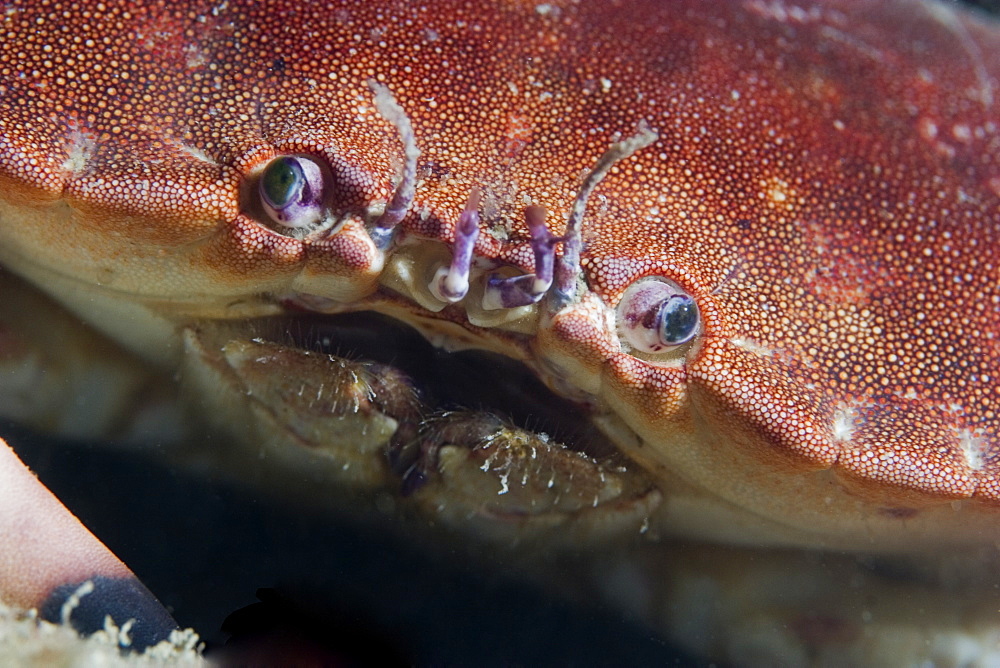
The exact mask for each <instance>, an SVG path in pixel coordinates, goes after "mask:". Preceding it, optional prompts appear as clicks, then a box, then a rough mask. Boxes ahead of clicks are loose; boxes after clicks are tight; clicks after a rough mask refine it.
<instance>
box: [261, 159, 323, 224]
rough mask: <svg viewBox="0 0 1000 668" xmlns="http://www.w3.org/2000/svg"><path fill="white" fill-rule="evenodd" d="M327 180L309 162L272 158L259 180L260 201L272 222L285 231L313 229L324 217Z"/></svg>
mask: <svg viewBox="0 0 1000 668" xmlns="http://www.w3.org/2000/svg"><path fill="white" fill-rule="evenodd" d="M326 181H327V178H326V175H325V173H324V171H323V169H322V168H321V167H320V166H319V163H317V162H316V161H315V160H313V159H312V158H308V157H305V156H297V155H284V156H281V157H278V158H275V159H274V160H272V161H271V162H270V163H268V165H267V167H265V168H264V173H263V174H261V177H260V201H261V205H262V206H263V207H264V210H265V211H266V212H267V215H268V216H270V218H271V220H273V221H274V222H276V223H278V224H279V225H282V226H284V227H292V228H302V227H306V228H307V227H312V226H315V225H317V224H318V223H320V222H321V221H322V220H323V219H324V218H325V217H326V216H327V211H326V207H325V206H324V200H325V199H326V194H327V191H328V190H329V189H330V186H329V184H327V183H326Z"/></svg>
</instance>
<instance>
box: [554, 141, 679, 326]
mask: <svg viewBox="0 0 1000 668" xmlns="http://www.w3.org/2000/svg"><path fill="white" fill-rule="evenodd" d="M659 138H660V135H658V134H657V133H656V132H655V131H654V130H651V129H649V127H647V125H646V124H645V122H643V123H640V124H639V131H638V132H637V133H636V134H635V135H633V136H632V137H629V138H628V139H623V140H622V141H618V142H615V143H614V144H612V145H611V148H609V149H608V150H607V151H605V152H604V155H602V156H601V157H600V158H599V159H598V160H597V164H596V165H594V167H593V169H591V170H590V172H589V173H588V174H587V176H586V177H585V178H584V179H583V184H582V185H581V186H580V190H579V192H578V193H577V195H576V201H574V202H573V210H572V211H571V212H570V215H569V220H568V221H566V234H565V235H564V237H563V239H564V241H563V254H562V259H561V260H560V262H559V264H558V266H557V267H556V285H555V294H554V295H553V303H552V310H553V311H558V310H559V309H561V308H562V307H563V306H565V305H566V304H568V303H569V302H571V301H573V297H575V296H576V279H577V276H579V275H580V251H581V250H582V247H583V237H582V235H581V225H582V222H583V214H584V212H585V211H586V209H587V198H588V197H590V193H592V192H593V191H594V188H596V187H597V185H598V184H599V183H600V182H601V181H603V180H604V177H605V176H607V175H608V172H609V171H611V168H612V167H613V166H614V164H615V163H616V162H618V161H619V160H624V159H625V158H628V157H629V156H631V155H632V154H633V153H635V152H636V151H638V150H639V149H643V148H646V147H647V146H649V145H650V144H652V143H653V142H655V141H656V140H657V139H659Z"/></svg>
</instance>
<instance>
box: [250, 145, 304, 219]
mask: <svg viewBox="0 0 1000 668" xmlns="http://www.w3.org/2000/svg"><path fill="white" fill-rule="evenodd" d="M305 183H306V177H305V174H303V173H302V167H301V165H299V158H290V157H281V158H276V159H274V160H272V161H271V164H269V165H268V166H267V168H266V169H265V170H264V174H263V175H262V176H261V177H260V192H261V195H263V196H264V201H265V202H267V204H268V205H269V206H271V207H272V208H275V209H279V210H280V209H284V208H285V207H287V206H288V205H289V204H291V203H292V202H295V201H297V200H298V199H299V197H300V196H301V194H302V188H303V187H304V186H305Z"/></svg>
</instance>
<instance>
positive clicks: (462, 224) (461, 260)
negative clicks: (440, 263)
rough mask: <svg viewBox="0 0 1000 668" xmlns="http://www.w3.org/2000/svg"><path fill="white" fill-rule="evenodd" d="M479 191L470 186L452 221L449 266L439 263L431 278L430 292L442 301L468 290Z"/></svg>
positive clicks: (455, 299)
mask: <svg viewBox="0 0 1000 668" xmlns="http://www.w3.org/2000/svg"><path fill="white" fill-rule="evenodd" d="M482 196H483V193H482V191H481V190H480V189H479V188H473V189H472V192H471V193H470V194H469V201H468V202H466V204H465V210H464V211H462V215H460V216H459V217H458V222H457V223H456V224H455V247H454V251H453V253H454V254H453V255H452V259H451V266H448V267H441V268H440V269H438V270H437V273H436V274H435V275H434V280H432V281H431V285H430V288H431V292H433V293H434V295H435V296H436V297H437V298H438V299H440V300H441V301H445V302H457V301H460V300H461V299H462V298H463V297H465V295H466V293H467V292H468V291H469V271H470V269H471V268H472V249H473V248H474V247H475V245H476V239H477V238H478V237H479V211H478V209H479V201H480V200H481V199H482Z"/></svg>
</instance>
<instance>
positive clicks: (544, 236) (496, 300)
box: [483, 206, 563, 310]
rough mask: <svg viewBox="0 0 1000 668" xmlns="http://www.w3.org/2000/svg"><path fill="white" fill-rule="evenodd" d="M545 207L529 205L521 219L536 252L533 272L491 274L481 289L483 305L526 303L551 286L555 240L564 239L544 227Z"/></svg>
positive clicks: (499, 306) (484, 306) (529, 302)
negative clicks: (525, 225)
mask: <svg viewBox="0 0 1000 668" xmlns="http://www.w3.org/2000/svg"><path fill="white" fill-rule="evenodd" d="M545 215H546V211H545V209H544V208H543V207H540V206H529V207H528V208H527V209H526V210H525V212H524V220H525V223H527V225H528V231H529V232H530V233H531V250H532V251H533V252H534V254H535V273H534V274H527V275H524V276H513V277H510V278H501V277H500V276H498V275H497V274H492V275H491V276H490V277H489V280H488V281H487V283H486V290H485V291H484V292H483V308H484V309H486V310H495V309H502V308H516V307H518V306H527V305H528V304H534V303H535V302H537V301H538V300H540V299H541V298H542V297H543V296H544V295H545V293H546V292H548V291H549V288H550V287H552V277H553V272H554V266H555V258H556V244H557V243H559V242H560V241H562V240H563V238H562V237H557V236H555V235H553V234H552V233H551V232H549V230H548V228H547V227H545Z"/></svg>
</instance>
